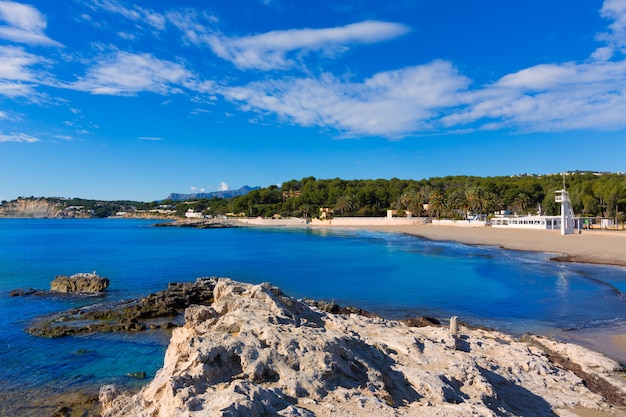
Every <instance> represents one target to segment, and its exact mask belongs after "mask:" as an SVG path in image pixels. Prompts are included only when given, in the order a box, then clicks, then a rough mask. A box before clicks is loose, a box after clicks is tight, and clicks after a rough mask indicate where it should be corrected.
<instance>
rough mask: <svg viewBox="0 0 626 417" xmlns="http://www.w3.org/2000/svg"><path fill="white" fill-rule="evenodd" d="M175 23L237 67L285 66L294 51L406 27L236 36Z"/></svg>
mask: <svg viewBox="0 0 626 417" xmlns="http://www.w3.org/2000/svg"><path fill="white" fill-rule="evenodd" d="M175 24H176V26H177V27H178V28H179V29H180V30H182V31H183V33H184V36H185V37H186V39H187V40H188V41H189V42H191V43H194V44H198V45H201V44H206V45H208V46H209V47H210V48H211V49H212V50H213V52H214V53H215V54H216V55H217V56H219V57H220V58H223V59H225V60H228V61H230V62H232V63H233V64H234V65H235V66H237V67H238V68H240V69H259V70H271V69H285V68H290V67H293V66H294V65H295V62H294V61H293V60H292V59H290V58H289V57H288V54H289V53H290V52H294V51H305V52H307V51H325V52H329V51H332V52H337V51H343V50H345V49H347V45H351V44H369V43H376V42H381V41H385V40H389V39H393V38H397V37H399V36H402V35H404V34H406V33H407V32H408V31H409V28H408V27H407V26H405V25H402V24H399V23H389V22H379V21H365V22H359V23H354V24H350V25H346V26H339V27H334V28H326V29H292V30H279V31H272V32H267V33H263V34H259V35H252V36H245V37H240V38H228V37H225V36H223V35H219V34H216V33H211V32H207V31H206V28H205V27H204V26H202V25H198V24H196V23H195V22H194V21H193V20H192V19H190V18H189V17H188V18H186V19H178V20H177V22H176V23H175Z"/></svg>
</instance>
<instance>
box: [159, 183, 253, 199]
mask: <svg viewBox="0 0 626 417" xmlns="http://www.w3.org/2000/svg"><path fill="white" fill-rule="evenodd" d="M259 188H261V187H250V186H248V185H244V186H243V187H241V188H240V189H238V190H226V191H213V192H210V193H195V194H179V193H171V194H170V195H168V196H167V198H166V200H173V201H185V200H199V199H201V198H209V199H210V198H232V197H238V196H240V195H246V194H248V193H249V192H250V191H252V190H258V189H259Z"/></svg>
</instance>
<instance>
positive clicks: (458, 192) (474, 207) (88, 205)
mask: <svg viewBox="0 0 626 417" xmlns="http://www.w3.org/2000/svg"><path fill="white" fill-rule="evenodd" d="M564 181H565V185H566V188H567V190H568V191H569V193H570V198H571V200H572V204H573V208H574V212H575V214H576V215H577V216H588V217H610V218H618V219H619V220H620V221H624V211H626V176H625V175H624V174H598V173H589V172H572V173H569V174H568V175H565V176H562V175H543V176H536V175H519V176H512V177H473V176H448V177H443V178H430V179H423V180H400V179H397V178H392V179H390V180H386V179H375V180H342V179H339V178H335V179H316V178H314V177H307V178H303V179H301V180H291V181H286V182H284V183H283V184H282V186H280V187H279V186H276V185H272V186H270V187H266V188H259V189H256V190H253V191H251V192H249V193H248V194H246V195H243V196H238V197H233V198H230V199H220V198H213V199H200V200H195V201H184V202H180V201H171V200H165V201H154V202H147V203H141V202H133V201H99V200H85V199H60V198H48V199H47V200H48V201H52V202H54V203H57V204H60V205H61V206H62V207H80V209H81V210H85V211H87V212H89V213H91V216H93V217H107V216H111V215H114V214H115V213H117V212H136V211H138V212H142V211H143V212H145V211H149V210H156V209H160V210H171V211H172V212H173V213H174V215H175V216H179V217H184V215H185V212H187V210H189V209H193V210H194V211H196V212H202V213H204V214H205V215H213V216H222V215H233V214H234V215H243V216H249V217H257V216H262V217H272V216H275V215H280V216H281V217H305V218H307V217H319V216H320V213H321V209H322V208H326V209H329V210H330V211H331V212H332V213H331V215H333V216H336V217H337V216H385V215H386V213H387V210H388V209H393V210H398V214H399V215H403V213H406V211H410V212H411V213H413V214H414V215H416V216H432V217H437V218H464V217H466V216H468V215H489V214H492V213H494V212H497V211H502V210H507V211H509V212H511V213H517V214H529V213H530V214H537V213H541V214H546V215H558V214H559V209H560V206H559V205H558V204H557V203H555V201H554V195H555V191H556V190H559V189H562V188H563V184H564ZM30 198H34V197H30Z"/></svg>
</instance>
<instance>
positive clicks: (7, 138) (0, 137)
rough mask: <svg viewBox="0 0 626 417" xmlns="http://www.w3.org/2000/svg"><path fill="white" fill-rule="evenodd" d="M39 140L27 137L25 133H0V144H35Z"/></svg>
mask: <svg viewBox="0 0 626 417" xmlns="http://www.w3.org/2000/svg"><path fill="white" fill-rule="evenodd" d="M39 141H40V140H39V139H37V138H35V137H33V136H30V135H27V134H25V133H10V134H7V135H5V134H3V133H2V132H0V143H3V142H24V143H35V142H39Z"/></svg>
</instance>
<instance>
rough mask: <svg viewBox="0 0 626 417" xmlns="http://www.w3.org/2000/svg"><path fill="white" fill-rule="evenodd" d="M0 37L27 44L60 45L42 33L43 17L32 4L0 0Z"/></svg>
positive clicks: (43, 27) (43, 29)
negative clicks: (3, 23)
mask: <svg viewBox="0 0 626 417" xmlns="http://www.w3.org/2000/svg"><path fill="white" fill-rule="evenodd" d="M0 21H3V22H5V23H6V24H5V25H0V38H2V39H6V40H9V41H12V42H18V43H25V44H29V45H45V46H61V44H60V43H59V42H56V41H54V40H52V39H50V38H49V37H47V36H46V35H45V33H44V31H45V29H46V26H47V23H46V19H45V17H44V16H43V15H42V14H41V13H40V12H39V10H37V9H36V8H34V7H33V6H30V5H26V4H21V3H16V2H13V1H0Z"/></svg>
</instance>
